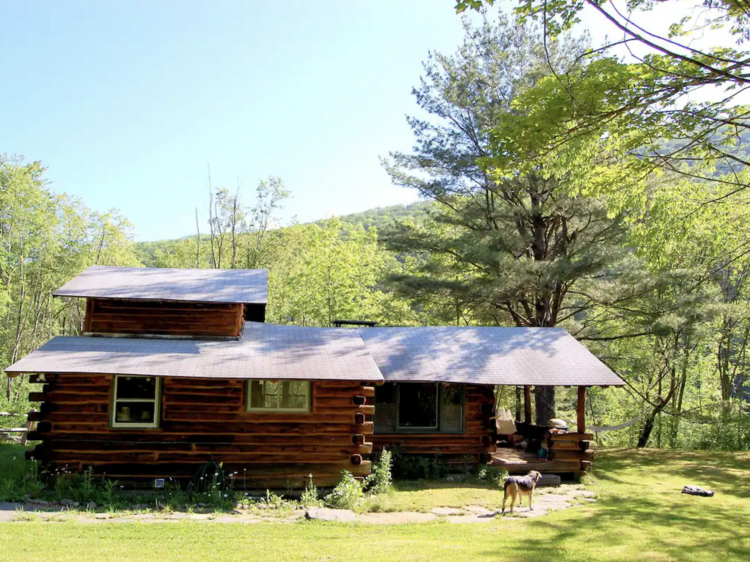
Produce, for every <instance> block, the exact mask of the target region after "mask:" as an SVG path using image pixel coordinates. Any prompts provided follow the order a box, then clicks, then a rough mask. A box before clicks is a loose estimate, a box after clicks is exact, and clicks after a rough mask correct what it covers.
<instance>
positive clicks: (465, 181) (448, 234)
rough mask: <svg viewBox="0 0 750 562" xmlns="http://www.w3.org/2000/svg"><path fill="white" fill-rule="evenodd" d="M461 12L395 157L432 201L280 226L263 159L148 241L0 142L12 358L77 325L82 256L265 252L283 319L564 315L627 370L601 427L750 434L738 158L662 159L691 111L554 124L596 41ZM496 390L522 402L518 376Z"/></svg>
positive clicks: (730, 437)
mask: <svg viewBox="0 0 750 562" xmlns="http://www.w3.org/2000/svg"><path fill="white" fill-rule="evenodd" d="M465 27H466V29H465V33H466V38H465V42H464V44H463V45H462V46H461V47H460V48H459V49H458V50H457V51H456V52H455V53H453V54H443V53H432V54H431V55H430V57H429V59H428V60H427V62H426V63H425V66H424V72H423V76H422V77H421V78H422V79H421V80H419V77H415V83H418V84H419V85H418V87H417V88H415V90H414V94H415V99H416V104H415V112H416V109H417V108H419V115H420V117H413V118H409V120H408V123H409V125H410V126H411V128H412V131H413V134H414V137H415V145H414V149H413V150H412V151H411V152H403V153H401V152H398V153H393V154H391V155H390V156H389V157H388V158H386V159H385V161H384V163H385V166H386V169H387V170H388V172H389V174H390V175H391V178H392V180H393V182H394V183H396V184H397V185H401V186H404V187H406V188H410V189H414V190H417V191H418V192H419V193H420V194H421V195H422V197H423V199H424V201H422V202H420V203H416V204H413V205H408V206H396V207H385V208H381V209H373V210H371V211H367V212H364V213H358V214H354V215H348V216H345V217H339V218H332V219H328V220H323V221H319V222H316V223H309V224H291V225H286V224H281V223H280V219H279V217H280V215H281V210H282V209H283V206H284V203H285V200H286V198H287V197H288V196H289V192H288V191H287V189H286V188H285V186H284V183H283V181H282V180H281V179H279V178H275V177H270V178H268V179H267V180H263V181H260V182H259V183H258V185H257V189H256V191H255V193H254V194H253V196H251V197H250V196H248V195H247V194H245V193H243V194H239V193H236V192H232V191H230V190H228V189H224V188H222V187H221V186H219V187H216V186H210V190H211V201H210V205H208V206H207V207H206V208H201V207H200V206H199V207H198V217H199V218H198V220H197V227H198V230H199V231H198V230H197V231H196V233H195V234H193V235H191V236H186V237H184V238H180V239H177V240H169V241H161V242H147V243H138V244H135V243H133V242H132V237H131V232H130V227H129V225H128V223H127V221H126V220H125V219H123V218H122V217H120V216H119V215H117V214H116V213H114V212H112V213H107V214H103V215H102V214H96V213H93V212H91V211H90V210H88V209H86V208H85V206H84V205H83V204H82V203H81V202H79V201H75V200H71V199H69V198H66V197H62V196H57V195H54V194H53V193H52V192H50V191H49V190H48V189H47V187H46V185H45V183H44V180H43V177H42V172H43V170H42V167H41V165H40V164H38V163H32V164H25V163H23V162H19V161H15V160H10V159H7V158H6V159H4V160H2V168H0V172H1V173H2V175H1V176H0V182H1V183H0V185H1V186H2V190H1V191H0V198H2V199H1V200H0V203H1V205H0V248H2V249H1V250H0V252H1V255H2V260H0V282H2V285H0V287H2V288H1V289H0V312H1V313H2V325H1V327H0V353H2V355H1V356H0V359H1V360H2V363H3V365H8V364H10V363H12V362H13V361H14V360H16V359H17V358H18V357H20V356H22V355H24V354H26V353H28V352H29V351H31V350H32V349H34V348H35V347H37V346H38V345H40V344H41V343H43V342H44V341H46V340H47V339H48V338H50V337H51V336H53V335H57V334H77V333H79V332H80V329H81V308H80V306H81V304H80V302H78V301H76V300H69V301H64V300H59V299H52V298H51V296H50V292H51V291H52V290H53V289H54V288H56V287H58V286H60V285H62V284H63V283H64V282H65V281H67V280H68V279H70V278H71V277H73V276H74V275H76V274H77V273H79V272H80V271H82V270H83V269H85V268H86V267H88V266H89V265H93V264H105V265H106V264H113V265H115V264H116V265H144V266H150V267H178V268H195V267H197V268H266V269H268V270H269V309H268V321H269V322H273V323H280V324H299V325H308V326H330V325H331V324H332V322H333V320H334V319H338V318H344V319H367V320H376V321H378V322H380V323H381V324H382V325H389V326H394V325H423V324H432V325H505V326H533V327H554V326H558V327H564V328H565V329H567V330H568V331H569V332H570V333H571V334H573V335H574V336H575V337H577V338H578V339H579V340H580V341H582V342H583V343H584V344H585V345H587V346H589V347H590V349H592V351H594V352H595V353H596V354H597V356H598V357H600V358H601V360H602V361H604V362H605V363H606V364H607V365H609V366H610V367H611V368H612V369H613V370H615V371H616V372H617V373H618V374H620V375H621V376H622V377H623V378H624V379H625V380H626V381H627V383H628V384H627V386H626V387H625V388H624V389H617V390H616V389H601V388H595V389H591V392H590V393H589V399H588V403H587V409H588V411H589V416H590V419H592V420H593V424H594V425H595V426H600V427H602V426H617V428H616V429H612V430H611V431H604V432H602V433H601V434H600V440H601V441H602V443H603V444H611V445H632V446H635V445H638V446H646V445H651V446H659V447H675V448H677V447H696V448H724V449H747V448H748V447H750V417H749V416H748V402H747V398H748V389H749V386H748V385H749V384H750V382H749V380H748V379H749V377H748V375H747V369H748V343H749V342H750V286H749V285H748V282H747V281H748V271H749V268H750V250H749V248H750V227H748V221H747V217H746V215H747V212H746V209H747V208H748V205H749V204H750V191H748V190H747V189H744V188H738V186H742V185H747V184H748V171H747V169H746V167H745V166H744V164H742V162H737V161H736V160H732V158H733V157H734V155H733V154H732V153H727V154H729V156H728V159H727V160H725V161H720V160H719V159H717V158H716V157H714V156H710V157H706V158H704V159H700V158H699V157H700V156H701V154H704V155H705V154H706V153H700V152H699V151H697V149H696V151H694V152H691V153H690V155H689V157H682V158H675V159H674V160H670V161H669V165H663V161H664V160H665V159H667V156H668V155H667V153H666V152H665V149H664V147H666V150H667V151H671V152H672V153H677V152H680V151H681V150H684V151H689V150H693V144H691V143H690V142H686V141H685V140H684V137H682V136H680V135H682V133H684V130H680V131H677V132H672V136H671V137H669V136H665V135H668V134H670V132H671V130H670V129H669V128H664V127H661V128H653V129H649V128H647V127H645V126H644V127H635V126H632V123H630V122H627V123H621V127H620V128H619V129H618V128H613V129H612V130H611V131H608V132H607V134H600V131H598V130H596V131H595V134H591V135H584V136H580V137H575V140H574V141H570V142H558V138H559V136H560V135H561V134H562V133H561V131H563V132H565V131H567V129H566V127H571V126H575V124H576V122H575V119H576V116H575V115H571V114H569V113H566V111H564V109H565V108H564V107H562V104H565V103H567V98H566V95H567V93H568V92H567V90H566V92H564V93H563V94H565V95H563V94H560V93H559V92H558V91H557V88H558V87H559V83H558V82H557V81H555V80H552V78H554V76H558V75H563V74H565V75H567V76H569V77H570V80H571V82H570V84H571V88H573V89H575V88H579V87H580V88H581V89H582V90H583V91H586V92H588V94H589V95H590V98H587V99H591V100H593V101H592V107H594V108H595V109H596V108H600V106H599V105H597V104H598V103H600V102H599V101H597V96H598V95H599V94H600V93H601V91H600V89H598V87H599V83H598V82H597V80H599V79H600V78H601V76H602V74H601V72H599V73H596V74H595V75H594V76H593V77H592V76H589V75H587V71H588V66H586V65H589V64H592V65H593V64H594V63H593V62H586V61H587V59H586V58H585V57H584V54H586V53H589V50H588V49H589V45H588V43H587V40H586V39H585V38H584V39H576V38H572V37H570V36H566V35H565V34H562V35H561V36H560V37H558V38H556V39H554V40H549V41H548V42H547V43H545V42H543V41H542V37H541V32H540V30H539V29H538V28H536V27H534V26H533V25H531V24H529V23H528V22H527V23H526V24H524V23H522V22H519V21H513V20H508V19H507V18H505V17H500V18H498V19H497V20H490V19H489V18H485V19H484V20H483V21H482V22H481V23H480V24H479V25H477V26H472V25H469V24H468V23H467V24H466V26H465ZM595 62H596V63H597V64H598V63H600V62H601V61H598V60H597V61H595ZM605 62H606V61H605ZM608 64H610V66H613V69H612V70H611V72H613V73H615V72H620V73H622V74H625V75H627V76H629V77H631V78H629V79H632V75H631V74H630V73H631V71H632V70H633V69H631V68H630V67H628V68H626V69H623V68H621V67H620V66H617V65H615V63H614V62H613V61H609V63H608ZM617 64H618V65H619V63H617ZM636 66H637V65H636ZM605 68H606V67H605ZM553 70H554V72H552V71H553ZM553 74H554V76H553ZM618 76H620V74H618ZM637 76H640V74H637ZM592 80H593V81H594V83H593V84H592V83H591V81H592ZM586 88H589V89H590V91H589V90H587V89H586ZM558 94H559V96H560V97H559V99H558V98H556V97H555V96H556V95H558ZM603 97H605V98H606V96H603ZM555 99H558V103H559V104H561V108H558V109H559V111H557V112H555V111H551V110H550V107H549V104H550V103H552V102H551V101H550V100H555ZM610 102H611V100H610V99H609V98H606V99H605V101H601V103H602V104H603V103H610ZM553 109H554V108H553ZM579 109H580V108H579ZM554 116H557V117H558V118H559V121H556V120H555V118H554ZM626 117H627V116H626ZM626 117H624V118H626ZM638 118H639V119H640V117H638ZM571 123H573V125H571ZM583 125H584V124H583V123H582V124H581V127H583ZM585 125H586V127H591V126H593V125H591V123H588V122H587V123H585ZM720 131H721V132H722V134H723V131H724V129H720ZM566 134H567V133H566ZM646 134H650V135H652V136H651V137H647V136H644V135H646ZM563 136H565V135H563ZM704 136H705V137H707V138H713V137H711V136H710V135H704ZM566 138H567V137H566ZM737 138H738V139H740V140H741V138H742V137H741V135H739V134H738V135H737ZM644 147H645V148H644ZM675 147H677V148H675ZM647 149H648V151H655V152H654V153H655V154H658V155H659V158H657V159H656V160H655V161H656V162H657V163H658V166H657V165H656V164H654V162H655V161H649V158H650V156H649V155H650V154H651V153H650V152H648V151H647ZM660 151H661V152H660ZM686 153H687V152H686ZM3 382H4V383H5V384H4V392H3V398H2V401H0V410H3V409H7V410H11V411H14V412H22V411H24V410H25V409H26V408H28V404H27V403H26V398H25V396H26V392H27V391H28V385H27V383H26V382H25V381H24V380H23V379H19V380H18V381H11V380H9V379H4V380H3ZM498 395H499V398H500V402H501V404H502V405H503V406H504V407H506V408H508V409H509V410H515V409H516V408H517V407H518V404H519V401H518V396H519V394H518V390H517V389H508V388H500V389H498ZM574 400H575V397H574V396H573V395H572V393H571V391H570V390H567V389H554V388H552V387H540V388H538V389H537V390H536V395H535V410H536V413H537V414H539V416H540V418H541V419H546V418H548V417H550V416H551V415H557V416H561V417H568V416H571V415H572V412H573V405H574Z"/></svg>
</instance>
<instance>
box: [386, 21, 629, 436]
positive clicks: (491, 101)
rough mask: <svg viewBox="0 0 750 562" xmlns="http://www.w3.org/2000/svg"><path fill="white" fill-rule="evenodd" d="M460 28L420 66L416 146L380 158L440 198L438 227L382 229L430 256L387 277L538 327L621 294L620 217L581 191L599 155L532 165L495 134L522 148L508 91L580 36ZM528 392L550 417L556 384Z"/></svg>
mask: <svg viewBox="0 0 750 562" xmlns="http://www.w3.org/2000/svg"><path fill="white" fill-rule="evenodd" d="M465 26H466V38H465V40H464V43H463V45H462V46H461V47H460V48H459V50H458V51H457V52H456V53H455V55H453V56H445V55H441V54H438V53H431V55H430V59H429V60H428V62H427V63H426V64H425V75H424V77H423V79H422V82H421V85H420V87H419V88H417V89H415V91H414V94H415V97H416V99H417V103H418V105H419V106H420V108H421V109H423V110H424V111H425V112H426V113H427V114H429V115H430V117H431V118H430V119H417V118H410V119H409V124H410V125H411V127H412V131H413V133H414V135H415V137H416V145H415V148H414V151H413V152H412V153H410V154H403V153H394V154H392V155H391V159H390V160H389V161H388V162H387V163H386V165H387V168H388V171H389V172H390V174H391V176H392V178H393V180H394V182H396V183H397V184H399V185H402V186H405V187H410V188H416V189H418V190H419V192H420V194H421V195H423V196H424V197H426V198H428V199H431V200H433V201H435V202H436V205H435V212H434V216H433V218H434V225H432V226H425V225H421V226H416V225H409V224H402V225H400V227H399V228H397V229H393V230H391V231H389V232H387V233H386V236H385V237H384V239H385V242H386V244H387V246H388V248H389V249H391V250H393V251H396V252H421V253H422V254H424V256H425V261H424V263H423V265H422V266H421V267H420V268H419V270H418V271H417V273H416V274H414V273H412V274H408V275H400V276H397V277H395V278H394V280H395V281H397V282H398V284H399V286H400V291H401V293H402V294H407V295H413V296H423V295H425V294H427V293H430V292H432V293H433V294H436V295H441V294H442V295H449V296H450V297H452V298H453V300H454V302H455V303H456V304H457V306H459V307H460V308H461V309H462V310H470V311H471V320H470V321H473V322H479V323H485V322H493V323H497V324H512V325H516V326H535V327H550V326H557V325H558V324H560V323H564V322H566V321H568V320H571V319H573V318H574V317H575V316H576V315H582V314H585V313H586V311H587V310H589V309H591V308H593V307H594V306H596V304H597V303H599V302H601V301H602V300H606V301H607V302H610V303H615V302H620V301H621V300H623V299H626V298H628V296H629V295H630V292H631V290H630V289H629V288H628V287H625V285H624V283H623V282H622V281H624V279H623V278H624V277H626V275H627V274H628V272H629V270H630V269H632V263H631V264H628V262H632V261H633V260H632V257H631V256H630V255H629V254H628V253H627V251H626V250H625V248H624V242H625V240H626V238H627V236H628V226H627V225H626V224H625V222H624V220H623V219H624V217H623V216H621V215H620V216H610V214H609V213H608V209H607V205H606V202H605V201H604V200H602V199H597V198H587V197H583V196H581V195H579V192H580V186H581V184H582V183H585V181H586V178H587V173H588V174H590V173H592V170H594V169H595V168H596V167H597V166H599V165H600V163H599V161H598V156H597V153H596V152H593V153H592V152H591V151H590V148H591V146H590V145H589V144H586V145H581V146H575V147H572V146H571V147H570V149H569V151H568V152H567V153H566V154H565V155H564V156H565V157H564V158H560V159H558V160H557V161H555V162H546V161H542V160H537V161H535V162H533V163H532V164H529V165H526V163H525V162H523V161H522V160H520V159H519V158H518V155H519V154H520V152H521V151H520V150H516V151H515V152H511V151H509V150H502V148H503V147H502V146H501V145H499V144H498V143H497V142H495V140H494V139H493V138H492V136H491V134H490V133H491V132H492V131H493V130H494V129H495V128H496V127H498V123H502V124H503V125H505V126H506V128H504V129H503V130H505V131H508V132H507V133H506V135H515V136H514V137H513V138H512V139H511V140H512V141H513V142H514V143H515V145H516V146H519V145H521V146H525V145H528V144H532V143H533V135H534V130H533V129H531V130H528V129H527V130H521V128H520V127H517V126H514V120H525V119H526V117H527V116H526V115H525V114H523V113H519V111H518V109H517V107H516V105H515V101H516V99H517V98H518V97H519V96H520V95H522V94H523V93H524V92H525V91H526V90H528V89H529V88H532V87H533V86H534V85H535V84H536V83H537V82H538V81H540V80H542V79H544V78H545V76H546V75H547V74H548V67H547V63H548V60H551V61H553V64H554V65H555V66H556V67H560V68H567V67H568V66H570V65H575V64H576V61H577V59H578V56H579V54H580V53H581V52H582V51H583V49H584V44H583V43H581V42H572V41H570V40H566V39H562V40H561V41H559V42H556V43H553V44H550V45H548V46H547V47H548V48H547V49H545V46H544V44H543V43H542V41H541V38H540V37H539V35H538V34H537V33H536V32H535V30H534V29H533V28H531V27H529V26H524V25H520V24H518V23H517V22H511V21H509V20H507V19H506V18H504V17H502V16H501V17H500V18H499V21H498V23H497V24H493V23H491V22H490V21H488V20H487V19H485V20H484V21H483V23H482V24H481V25H480V26H478V27H476V28H475V27H471V26H470V25H469V24H465ZM530 137H531V140H529V138H530ZM510 145H511V143H509V142H508V143H506V144H505V147H508V146H510ZM594 148H596V147H594ZM465 321H467V322H468V321H469V320H468V319H467V320H465ZM535 396H536V398H535V402H536V412H537V419H538V422H539V423H546V421H547V419H549V418H550V417H552V416H553V415H554V411H555V389H554V387H542V388H538V389H537V392H536V394H535Z"/></svg>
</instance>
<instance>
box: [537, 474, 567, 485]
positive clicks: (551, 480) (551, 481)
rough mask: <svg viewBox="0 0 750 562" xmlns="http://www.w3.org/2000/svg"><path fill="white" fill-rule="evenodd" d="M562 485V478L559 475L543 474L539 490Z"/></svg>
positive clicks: (538, 483)
mask: <svg viewBox="0 0 750 562" xmlns="http://www.w3.org/2000/svg"><path fill="white" fill-rule="evenodd" d="M560 484H562V478H560V477H559V476H558V475H557V474H542V477H541V478H540V479H539V482H537V484H536V487H537V488H545V487H549V486H559V485H560Z"/></svg>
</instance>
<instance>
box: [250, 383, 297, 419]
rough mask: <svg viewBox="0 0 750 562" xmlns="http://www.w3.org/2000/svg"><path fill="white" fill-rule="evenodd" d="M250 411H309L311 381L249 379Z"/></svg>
mask: <svg viewBox="0 0 750 562" xmlns="http://www.w3.org/2000/svg"><path fill="white" fill-rule="evenodd" d="M247 411H248V412H309V411H310V382H309V381H277V382H273V381H264V380H261V381H248V382H247Z"/></svg>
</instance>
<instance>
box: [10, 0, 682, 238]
mask: <svg viewBox="0 0 750 562" xmlns="http://www.w3.org/2000/svg"><path fill="white" fill-rule="evenodd" d="M669 4H670V6H669V7H668V8H665V9H674V8H673V6H674V5H675V3H669ZM688 4H690V3H688ZM453 5H454V2H453V1H452V0H377V1H372V0H369V1H366V0H307V1H305V0H297V1H293V0H278V1H260V0H256V1H250V0H246V1H240V0H211V1H210V2H209V1H200V2H199V1H197V0H179V1H178V0H149V1H137V0H127V1H124V0H106V1H95V0H89V1H86V2H74V1H72V0H66V1H64V2H61V1H58V0H56V1H46V2H45V1H38V0H34V1H22V0H0V21H2V22H3V23H2V25H3V30H2V33H0V69H2V84H1V86H0V152H5V153H10V154H18V155H24V156H25V157H26V158H27V159H29V160H42V161H43V162H44V163H45V164H46V165H47V166H48V168H49V170H48V172H47V178H48V180H50V182H51V187H52V189H53V190H55V191H57V192H67V193H69V194H71V195H75V196H78V197H81V198H82V199H83V200H84V202H85V203H86V204H87V205H88V206H89V207H91V208H93V209H95V210H98V211H106V210H108V209H110V208H117V209H119V210H120V211H121V212H122V213H123V214H124V215H125V216H126V217H128V218H129V219H130V220H131V222H132V223H133V224H134V227H135V231H134V232H135V236H136V239H138V240H158V239H164V238H176V237H180V236H185V235H188V234H192V233H194V232H195V207H196V206H197V207H198V210H199V213H200V218H201V222H202V225H201V229H202V230H203V231H205V219H206V218H207V210H206V208H207V201H208V188H207V165H208V164H210V165H211V171H212V176H213V180H214V184H215V185H218V186H221V187H228V188H231V189H234V188H235V187H236V185H237V178H238V177H239V178H240V181H241V182H242V186H243V188H242V190H243V192H244V193H245V194H246V199H249V198H250V197H251V196H252V192H253V189H254V187H255V185H256V184H257V182H258V180H259V179H261V178H266V177H268V176H270V175H274V176H279V177H281V178H282V179H283V180H284V181H285V183H286V185H287V187H288V188H289V189H290V190H291V191H292V193H293V199H292V200H290V201H289V202H288V203H287V205H286V208H285V211H284V215H283V221H284V222H289V221H290V220H291V219H292V217H296V218H297V220H299V221H301V222H307V221H312V220H317V219H320V218H325V217H330V216H333V215H339V214H346V213H351V212H356V211H363V210H366V209H369V208H372V207H377V206H385V205H393V204H397V203H408V202H412V201H415V200H416V199H417V196H416V193H414V192H410V191H408V190H405V189H403V188H399V187H395V186H393V185H391V183H390V179H389V177H388V175H387V174H386V173H385V171H384V170H383V169H382V168H381V166H380V163H379V157H380V156H386V155H387V154H388V152H389V151H392V150H408V149H409V148H410V147H411V145H412V136H411V133H410V130H409V128H408V126H407V124H406V121H405V118H404V117H405V115H406V114H414V113H415V112H416V104H415V102H414V99H413V97H412V96H411V88H412V86H414V85H416V84H417V83H418V80H419V77H420V74H421V62H422V61H423V60H424V59H425V58H426V56H427V53H428V51H429V50H431V49H434V50H438V51H442V52H452V51H454V50H455V49H456V47H457V46H458V45H459V43H460V42H461V38H462V35H463V32H462V27H461V20H460V18H459V17H458V16H456V14H455V12H454V10H453ZM663 16H666V17H663ZM669 16H672V17H669ZM646 17H647V18H649V19H650V20H651V22H652V23H653V22H654V20H656V21H659V20H661V21H663V23H664V26H665V27H666V24H667V23H668V22H670V21H676V19H677V18H676V17H674V14H660V13H658V12H656V13H651V14H649V15H647V16H646ZM587 19H588V18H584V24H585V27H588V28H590V29H591V30H592V33H593V35H594V42H595V43H598V42H599V41H601V40H603V38H604V36H603V31H602V30H606V29H607V26H602V25H601V20H600V19H599V18H597V19H594V20H591V21H590V22H589V21H586V20H587ZM597 24H598V25H597Z"/></svg>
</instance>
